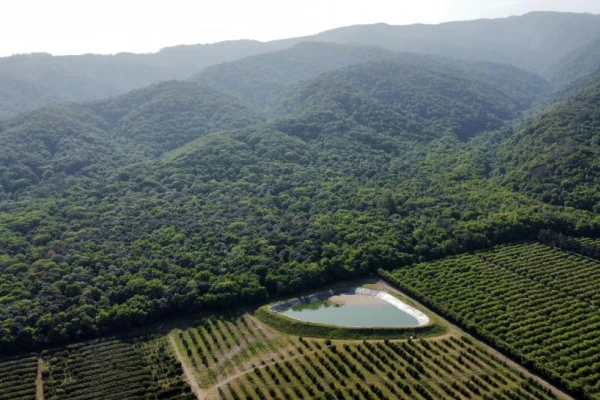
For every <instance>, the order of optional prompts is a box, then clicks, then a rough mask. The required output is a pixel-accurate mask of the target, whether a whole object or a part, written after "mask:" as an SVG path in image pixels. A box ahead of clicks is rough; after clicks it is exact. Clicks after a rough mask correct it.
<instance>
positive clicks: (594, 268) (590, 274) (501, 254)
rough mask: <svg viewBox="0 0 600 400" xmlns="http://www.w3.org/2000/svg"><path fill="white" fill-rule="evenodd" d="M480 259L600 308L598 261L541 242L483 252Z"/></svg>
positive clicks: (599, 271) (599, 269) (599, 270)
mask: <svg viewBox="0 0 600 400" xmlns="http://www.w3.org/2000/svg"><path fill="white" fill-rule="evenodd" d="M590 240H591V239H590ZM480 257H482V258H483V259H485V260H487V261H489V262H492V263H494V264H497V265H499V266H501V267H503V268H507V269H510V270H512V271H515V272H517V273H519V274H520V275H524V276H526V277H528V278H530V279H532V280H534V281H536V282H540V283H543V284H545V285H547V286H550V287H552V288H553V289H556V290H559V291H562V292H565V293H566V294H569V295H571V296H573V297H576V298H577V299H579V300H581V301H584V302H587V303H589V304H591V305H593V306H595V307H598V306H600V291H598V290H597V288H599V287H600V268H599V266H600V264H599V263H598V261H595V260H591V259H586V258H582V257H580V256H577V255H575V254H565V253H564V252H562V251H559V250H555V249H552V248H549V247H548V246H545V245H542V244H538V243H533V244H518V245H513V246H503V247H500V248H498V249H496V250H494V251H489V252H485V253H481V254H480Z"/></svg>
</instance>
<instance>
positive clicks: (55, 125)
mask: <svg viewBox="0 0 600 400" xmlns="http://www.w3.org/2000/svg"><path fill="white" fill-rule="evenodd" d="M262 119H263V117H262V116H261V113H260V112H259V111H257V110H255V109H252V108H250V107H248V106H246V105H244V104H243V103H242V102H241V101H240V100H238V99H236V98H233V97H231V96H228V95H226V94H223V93H220V92H217V91H215V90H213V89H211V88H208V87H202V86H199V85H196V84H194V83H191V82H175V81H173V82H166V83H161V84H155V85H153V86H150V87H148V88H145V89H140V90H137V91H133V92H131V93H128V94H126V95H123V96H120V97H117V98H114V99H110V100H100V101H97V102H94V103H88V104H83V105H75V106H62V107H58V106H57V107H50V108H45V109H41V110H38V111H34V112H32V113H30V114H26V115H22V116H20V117H17V118H14V119H11V120H8V121H5V122H4V123H0V184H1V185H2V186H1V192H0V195H2V196H3V197H5V198H13V196H14V195H16V194H18V193H20V192H22V191H23V190H24V189H27V188H32V187H34V188H37V189H38V190H41V191H43V192H45V193H50V192H53V191H56V190H61V189H63V188H65V187H68V186H69V185H70V183H69V182H70V179H71V178H73V177H75V176H78V177H85V178H89V179H99V178H102V177H104V176H105V175H106V174H107V173H109V171H110V170H112V169H114V168H116V167H119V166H125V165H129V164H131V163H134V162H140V161H143V160H146V159H152V158H155V157H157V156H159V155H160V154H162V153H164V152H166V151H169V150H172V149H175V148H177V147H179V146H182V145H184V144H185V143H187V142H190V141H192V140H194V139H197V138H199V137H201V136H203V135H204V134H206V133H209V132H213V131H217V130H222V129H234V128H241V127H244V126H247V125H252V124H255V123H257V122H260V121H261V120H262Z"/></svg>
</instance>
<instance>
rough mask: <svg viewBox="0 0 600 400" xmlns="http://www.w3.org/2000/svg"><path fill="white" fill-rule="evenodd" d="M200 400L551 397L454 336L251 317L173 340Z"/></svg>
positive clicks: (208, 325) (203, 326)
mask: <svg viewBox="0 0 600 400" xmlns="http://www.w3.org/2000/svg"><path fill="white" fill-rule="evenodd" d="M172 335H173V337H174V340H175V342H176V344H177V346H178V348H179V349H180V350H181V351H180V353H181V354H183V355H184V356H183V360H182V361H183V363H184V364H186V365H188V366H189V367H190V369H191V371H193V372H192V374H193V377H194V379H195V380H196V381H197V382H198V383H199V385H200V388H201V390H202V394H201V397H202V398H204V399H244V400H246V399H254V400H262V399H440V398H447V399H467V398H472V399H554V398H557V397H556V396H555V395H554V394H553V393H552V392H551V391H549V390H548V389H546V388H544V387H542V386H541V385H540V384H538V383H537V381H535V380H533V379H531V378H530V377H529V376H526V375H525V374H524V373H521V372H518V371H516V370H515V369H512V368H511V367H510V366H509V365H507V364H506V363H505V362H504V361H503V360H501V359H499V358H498V357H496V356H494V355H492V354H490V353H489V352H487V351H485V350H484V349H483V347H481V346H479V345H477V344H476V343H474V342H473V341H472V340H471V339H469V338H468V337H466V336H463V335H460V334H458V333H452V334H446V335H443V336H439V337H436V338H430V339H419V340H401V341H389V340H384V341H381V340H378V341H357V340H334V341H330V340H324V339H307V338H302V337H296V336H287V335H282V334H278V333H276V332H274V331H272V330H271V329H270V328H268V327H266V326H264V325H262V326H261V323H260V322H259V321H256V320H255V319H254V318H252V317H249V316H241V317H236V318H230V319H214V318H212V319H206V320H204V321H201V322H200V323H199V324H198V325H197V326H196V327H193V328H189V329H186V330H181V331H178V332H176V333H173V334H172Z"/></svg>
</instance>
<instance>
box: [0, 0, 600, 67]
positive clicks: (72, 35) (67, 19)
mask: <svg viewBox="0 0 600 400" xmlns="http://www.w3.org/2000/svg"><path fill="white" fill-rule="evenodd" d="M534 10H555V11H573V12H590V13H594V14H599V13H600V0H362V1H358V0H0V56H5V55H10V54H14V53H30V52H37V51H43V52H48V53H53V54H82V53H103V54H107V53H117V52H120V51H131V52H137V53H139V52H153V51H157V50H158V49H160V48H162V47H166V46H173V45H177V44H195V43H213V42H218V41H222V40H228V39H257V40H263V41H264V40H271V39H280V38H286V37H294V36H302V35H309V34H313V33H317V32H320V31H323V30H327V29H332V28H336V27H340V26H347V25H354V24H367V23H375V22H387V23H389V24H411V23H417V22H422V23H439V22H444V21H454V20H468V19H477V18H494V17H505V16H509V15H520V14H524V13H526V12H529V11H534Z"/></svg>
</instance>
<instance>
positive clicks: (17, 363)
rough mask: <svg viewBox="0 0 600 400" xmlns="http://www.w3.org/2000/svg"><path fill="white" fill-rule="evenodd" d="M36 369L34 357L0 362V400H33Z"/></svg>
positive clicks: (35, 358)
mask: <svg viewBox="0 0 600 400" xmlns="http://www.w3.org/2000/svg"><path fill="white" fill-rule="evenodd" d="M37 369H38V358H37V357H36V356H28V357H18V358H10V359H5V360H0V400H31V399H34V398H35V393H36V384H35V380H36V376H37Z"/></svg>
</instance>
